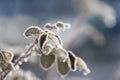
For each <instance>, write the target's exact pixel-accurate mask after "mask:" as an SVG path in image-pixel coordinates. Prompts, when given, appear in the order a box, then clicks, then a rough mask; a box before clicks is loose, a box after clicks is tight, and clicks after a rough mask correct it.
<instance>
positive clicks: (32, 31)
mask: <svg viewBox="0 0 120 80" xmlns="http://www.w3.org/2000/svg"><path fill="white" fill-rule="evenodd" d="M42 33H43V30H42V29H41V28H39V27H38V26H31V27H29V28H27V29H26V30H25V31H24V36H25V37H29V36H32V35H36V34H42Z"/></svg>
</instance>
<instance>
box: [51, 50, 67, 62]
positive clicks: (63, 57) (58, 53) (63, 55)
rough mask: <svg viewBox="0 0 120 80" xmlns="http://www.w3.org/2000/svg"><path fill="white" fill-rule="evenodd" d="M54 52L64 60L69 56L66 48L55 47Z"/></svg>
mask: <svg viewBox="0 0 120 80" xmlns="http://www.w3.org/2000/svg"><path fill="white" fill-rule="evenodd" d="M53 52H54V54H55V55H56V56H57V57H59V58H61V59H62V61H63V62H64V61H66V59H67V58H68V53H67V51H66V50H65V49H64V48H54V49H53Z"/></svg>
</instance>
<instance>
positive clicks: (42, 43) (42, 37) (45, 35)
mask: <svg viewBox="0 0 120 80" xmlns="http://www.w3.org/2000/svg"><path fill="white" fill-rule="evenodd" d="M46 40H47V34H42V35H41V37H40V48H41V49H42V48H43V47H44V46H43V45H44V44H45V42H46Z"/></svg>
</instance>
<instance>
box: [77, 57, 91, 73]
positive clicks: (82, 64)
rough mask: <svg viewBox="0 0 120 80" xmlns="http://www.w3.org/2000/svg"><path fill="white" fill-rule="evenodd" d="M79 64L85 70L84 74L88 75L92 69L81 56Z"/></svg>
mask: <svg viewBox="0 0 120 80" xmlns="http://www.w3.org/2000/svg"><path fill="white" fill-rule="evenodd" d="M77 66H78V68H80V69H81V70H83V74H84V75H87V74H89V73H90V72H91V71H90V69H89V68H88V67H87V64H86V63H85V62H84V61H83V59H81V58H80V57H78V58H77Z"/></svg>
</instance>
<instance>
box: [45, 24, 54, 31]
mask: <svg viewBox="0 0 120 80" xmlns="http://www.w3.org/2000/svg"><path fill="white" fill-rule="evenodd" d="M44 29H48V30H52V29H53V27H52V25H51V24H50V23H47V24H45V26H44Z"/></svg>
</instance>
